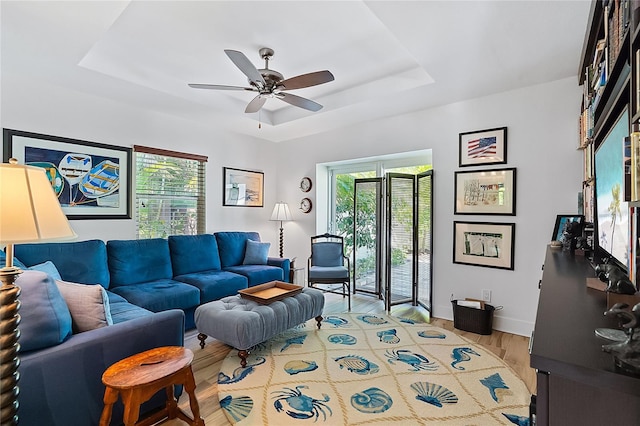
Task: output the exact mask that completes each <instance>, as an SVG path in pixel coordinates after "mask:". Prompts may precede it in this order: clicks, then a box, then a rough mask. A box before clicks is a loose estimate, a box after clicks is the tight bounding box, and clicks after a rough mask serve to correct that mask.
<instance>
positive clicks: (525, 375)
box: [161, 293, 536, 426]
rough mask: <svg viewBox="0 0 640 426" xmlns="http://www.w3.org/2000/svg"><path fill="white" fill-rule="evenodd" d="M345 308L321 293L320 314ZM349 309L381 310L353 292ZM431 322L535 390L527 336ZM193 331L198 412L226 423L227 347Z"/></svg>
mask: <svg viewBox="0 0 640 426" xmlns="http://www.w3.org/2000/svg"><path fill="white" fill-rule="evenodd" d="M346 311H347V301H346V299H343V298H342V297H341V296H339V295H335V294H330V293H325V308H324V315H328V314H336V313H342V312H346ZM351 312H353V313H384V312H385V311H384V305H383V303H382V301H380V300H378V299H377V298H375V297H372V296H366V295H359V294H358V295H354V296H353V297H352V298H351ZM431 324H433V325H435V326H438V327H441V328H444V329H446V330H451V331H453V332H455V333H457V334H459V335H462V336H464V337H466V338H467V339H469V340H471V341H474V342H477V343H479V344H481V345H482V346H483V347H484V348H486V349H487V350H490V351H492V352H493V353H494V354H496V355H497V356H499V357H500V358H502V359H503V360H504V361H505V363H506V364H508V365H509V366H510V367H511V368H512V369H513V370H514V371H515V372H516V373H517V374H518V375H519V376H520V377H521V378H522V380H523V381H524V383H525V384H526V385H527V387H528V388H529V391H530V392H531V393H532V394H533V393H535V392H536V376H535V371H534V370H533V369H532V368H531V367H529V338H528V337H523V336H517V335H514V334H509V333H503V332H501V331H495V330H494V331H493V333H492V334H491V335H488V336H484V335H479V334H474V333H468V332H465V331H460V330H456V329H455V328H453V322H452V321H447V320H443V319H439V318H433V319H432V320H431ZM197 334H198V333H197V332H196V331H195V330H191V331H189V332H187V334H186V336H185V347H188V348H190V349H191V350H192V351H193V353H194V354H195V359H194V362H193V365H192V367H193V373H194V376H195V380H196V395H197V397H198V402H199V404H200V414H201V416H202V418H203V419H204V421H205V424H207V425H216V426H218V425H229V424H230V423H229V421H228V420H227V418H226V416H225V415H224V413H223V411H222V409H221V408H220V404H219V401H218V385H217V376H218V372H219V371H220V365H221V363H222V360H223V359H224V358H225V357H226V356H227V354H228V353H229V351H231V347H229V346H227V345H225V344H224V343H221V342H219V341H216V340H214V339H211V338H209V339H207V345H206V346H205V347H204V349H200V346H199V341H198V339H197V337H196V336H197ZM179 405H180V407H181V408H182V409H183V410H184V411H185V412H186V413H189V414H190V413H191V411H190V410H189V400H188V398H187V397H186V396H185V394H184V393H183V395H182V397H181V398H180V404H179ZM161 424H163V425H184V424H185V423H184V422H182V421H180V420H168V421H164V422H162V423H161Z"/></svg>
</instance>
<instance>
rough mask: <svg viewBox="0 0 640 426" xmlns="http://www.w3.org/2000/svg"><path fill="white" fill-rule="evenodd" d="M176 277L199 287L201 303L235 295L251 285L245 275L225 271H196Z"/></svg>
mask: <svg viewBox="0 0 640 426" xmlns="http://www.w3.org/2000/svg"><path fill="white" fill-rule="evenodd" d="M175 279H176V280H178V281H182V282H185V283H188V284H191V285H192V286H195V287H197V288H199V289H200V304H202V303H207V302H211V301H212V300H218V299H221V298H223V297H226V296H233V295H235V294H238V290H242V289H244V288H247V287H248V285H249V280H248V279H247V277H245V276H244V275H238V274H233V273H231V272H225V271H204V272H196V273H193V274H185V275H178V276H177V277H175Z"/></svg>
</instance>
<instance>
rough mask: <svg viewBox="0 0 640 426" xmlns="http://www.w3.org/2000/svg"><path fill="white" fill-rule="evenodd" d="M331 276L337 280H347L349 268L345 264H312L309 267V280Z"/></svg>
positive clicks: (329, 277) (324, 278)
mask: <svg viewBox="0 0 640 426" xmlns="http://www.w3.org/2000/svg"><path fill="white" fill-rule="evenodd" d="M331 278H335V279H336V280H337V282H340V280H347V279H349V270H348V269H347V268H346V266H326V267H325V266H312V267H310V268H309V280H313V279H322V280H326V279H331Z"/></svg>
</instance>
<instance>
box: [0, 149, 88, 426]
mask: <svg viewBox="0 0 640 426" xmlns="http://www.w3.org/2000/svg"><path fill="white" fill-rule="evenodd" d="M74 237H76V234H75V232H73V230H72V229H71V226H70V225H69V222H68V221H67V218H66V216H65V214H64V213H63V212H62V208H61V207H60V203H59V202H58V198H57V197H56V194H55V193H54V192H53V188H52V187H51V182H50V181H49V178H48V177H47V175H46V172H45V170H44V169H43V168H40V167H31V166H21V165H18V162H17V160H15V159H14V158H12V159H10V160H9V163H8V164H7V163H3V164H0V247H2V246H3V245H5V246H6V247H5V252H6V258H7V260H6V265H5V266H4V267H3V268H2V269H0V283H1V286H0V330H1V331H0V332H1V333H2V334H1V336H0V363H1V364H2V370H1V375H0V403H1V406H0V413H1V414H0V424H2V425H17V424H18V380H19V379H20V374H19V372H18V366H19V365H20V360H19V358H18V352H19V351H20V345H19V343H18V338H19V337H20V333H19V331H18V325H19V323H20V315H19V314H18V310H19V309H20V301H19V300H18V296H19V295H20V288H19V287H18V286H17V285H15V281H16V279H17V278H18V275H19V274H21V273H22V271H21V270H20V269H19V268H17V267H15V266H14V265H13V245H14V244H15V243H29V242H38V241H51V240H63V239H70V238H74Z"/></svg>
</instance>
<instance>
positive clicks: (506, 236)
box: [453, 222, 516, 270]
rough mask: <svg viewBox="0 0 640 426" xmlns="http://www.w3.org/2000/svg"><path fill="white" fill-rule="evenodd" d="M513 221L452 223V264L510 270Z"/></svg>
mask: <svg viewBox="0 0 640 426" xmlns="http://www.w3.org/2000/svg"><path fill="white" fill-rule="evenodd" d="M515 231H516V224H515V223H494V222H453V263H460V264H463V265H474V266H484V267H487V268H498V269H509V270H513V264H514V263H513V254H514V248H515V244H514V242H515Z"/></svg>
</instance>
